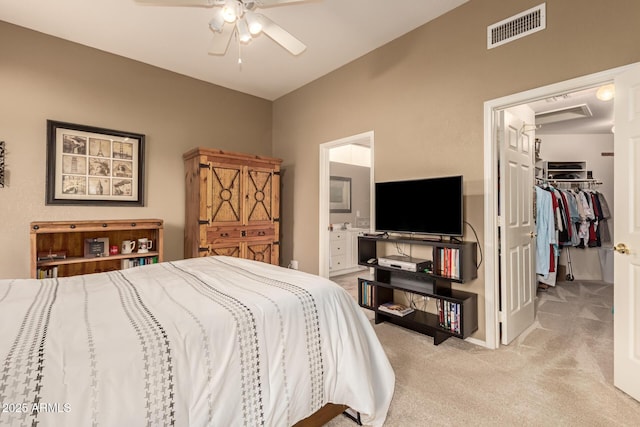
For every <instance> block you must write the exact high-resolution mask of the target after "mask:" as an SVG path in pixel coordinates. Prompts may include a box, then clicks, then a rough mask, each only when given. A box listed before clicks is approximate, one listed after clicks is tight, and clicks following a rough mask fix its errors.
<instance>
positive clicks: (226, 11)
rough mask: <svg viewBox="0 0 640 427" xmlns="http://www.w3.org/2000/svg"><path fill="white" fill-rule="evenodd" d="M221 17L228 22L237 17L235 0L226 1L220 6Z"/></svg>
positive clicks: (233, 20)
mask: <svg viewBox="0 0 640 427" xmlns="http://www.w3.org/2000/svg"><path fill="white" fill-rule="evenodd" d="M222 17H223V18H224V20H225V21H227V22H228V23H230V24H231V23H233V22H235V21H236V19H237V18H238V3H237V2H235V1H227V3H226V4H225V5H224V6H223V7H222Z"/></svg>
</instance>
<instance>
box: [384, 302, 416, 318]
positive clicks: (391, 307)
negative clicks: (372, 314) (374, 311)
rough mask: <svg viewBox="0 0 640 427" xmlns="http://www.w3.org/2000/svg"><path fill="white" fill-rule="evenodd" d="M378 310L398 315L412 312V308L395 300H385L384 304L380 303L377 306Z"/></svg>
mask: <svg viewBox="0 0 640 427" xmlns="http://www.w3.org/2000/svg"><path fill="white" fill-rule="evenodd" d="M378 310H380V311H384V312H385V313H389V314H393V315H395V316H400V317H402V316H406V315H407V314H409V313H413V312H414V309H413V308H411V307H407V306H406V305H402V304H398V303H395V302H385V303H384V304H380V305H379V306H378Z"/></svg>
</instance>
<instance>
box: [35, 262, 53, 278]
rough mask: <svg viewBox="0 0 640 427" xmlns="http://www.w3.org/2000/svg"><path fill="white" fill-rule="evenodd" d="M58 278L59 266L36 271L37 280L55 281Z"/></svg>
mask: <svg viewBox="0 0 640 427" xmlns="http://www.w3.org/2000/svg"><path fill="white" fill-rule="evenodd" d="M56 277H58V266H57V265H55V266H53V267H47V268H38V269H37V270H36V278H37V279H53V278H56Z"/></svg>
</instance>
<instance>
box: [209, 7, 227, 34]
mask: <svg viewBox="0 0 640 427" xmlns="http://www.w3.org/2000/svg"><path fill="white" fill-rule="evenodd" d="M224 23H225V20H224V16H222V9H217V10H216V11H215V12H214V13H213V18H211V21H209V28H211V29H212V30H213V31H215V32H216V33H219V32H221V31H222V27H224Z"/></svg>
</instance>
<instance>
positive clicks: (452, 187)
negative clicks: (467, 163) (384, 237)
mask: <svg viewBox="0 0 640 427" xmlns="http://www.w3.org/2000/svg"><path fill="white" fill-rule="evenodd" d="M462 190H463V189H462V176H461V175H458V176H447V177H437V178H425V179H415V180H407V181H389V182H376V183H375V229H376V231H384V232H389V233H393V232H395V233H418V234H427V235H434V236H451V237H460V236H462V235H463V234H464V233H463V231H464V230H463V228H464V224H463V222H464V212H463V203H462V202H463V199H462V198H463V194H462Z"/></svg>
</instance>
